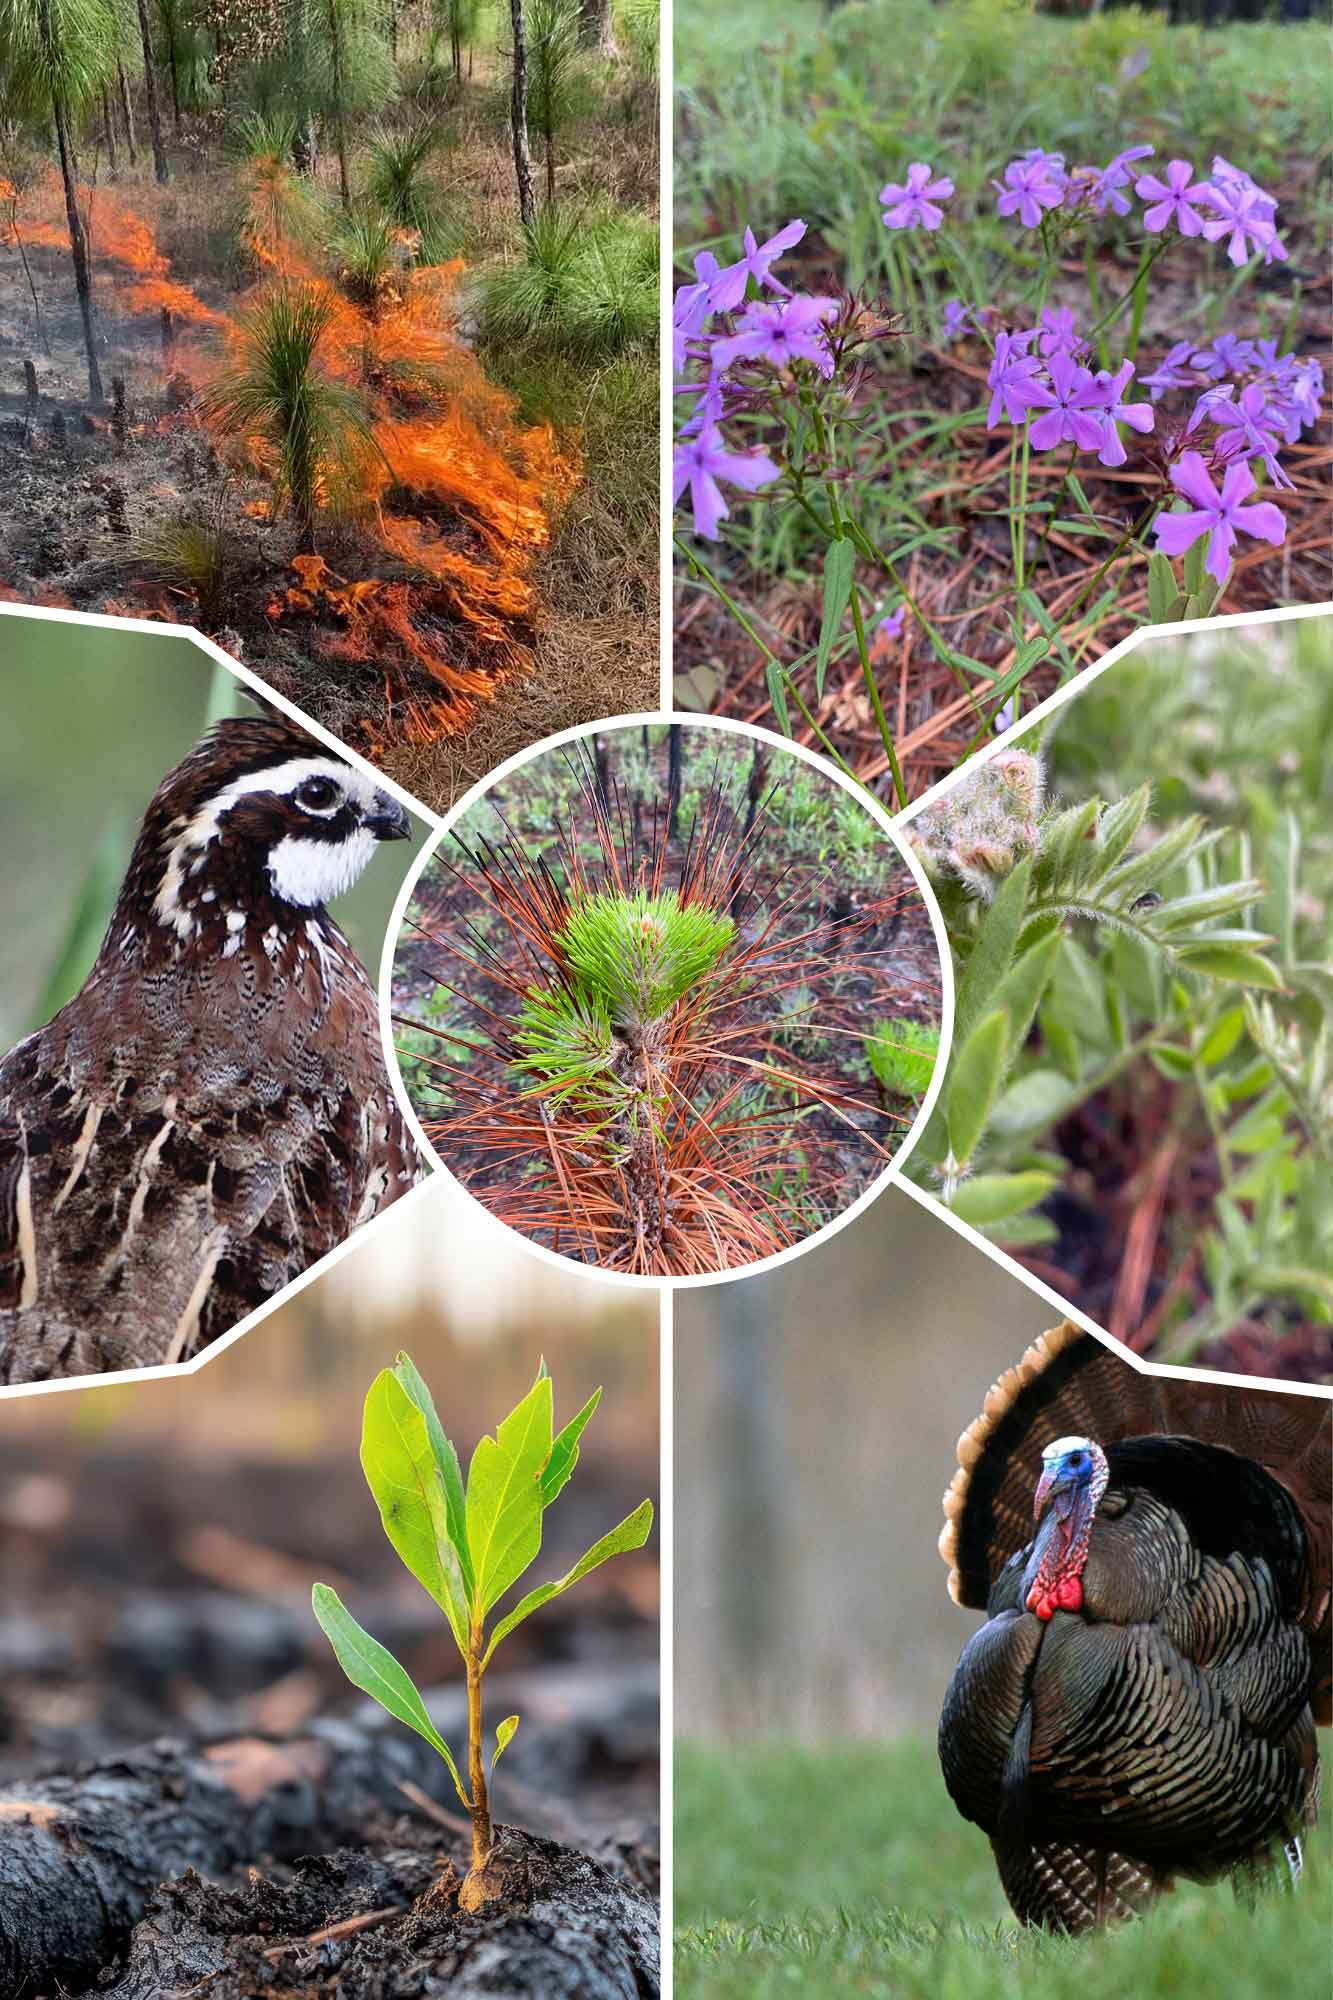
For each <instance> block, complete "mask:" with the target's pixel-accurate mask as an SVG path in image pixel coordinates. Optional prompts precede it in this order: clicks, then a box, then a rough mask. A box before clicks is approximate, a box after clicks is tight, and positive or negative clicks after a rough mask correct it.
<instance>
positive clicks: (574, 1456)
mask: <svg viewBox="0 0 1333 2000" xmlns="http://www.w3.org/2000/svg"><path fill="white" fill-rule="evenodd" d="M601 1400H602V1392H601V1390H600V1389H594V1391H593V1393H592V1395H591V1396H589V1398H588V1400H587V1402H586V1403H585V1404H584V1405H583V1408H582V1409H581V1410H580V1411H579V1413H578V1415H577V1416H576V1417H572V1418H571V1419H570V1421H569V1422H568V1423H567V1424H566V1425H565V1428H564V1429H563V1430H562V1431H561V1433H560V1435H559V1437H558V1438H557V1439H556V1441H555V1443H554V1444H553V1445H552V1446H551V1456H550V1457H549V1458H548V1459H547V1461H546V1470H545V1471H544V1472H543V1473H542V1480H541V1490H542V1505H543V1507H549V1506H550V1504H551V1502H552V1501H553V1500H554V1499H555V1497H556V1495H557V1494H558V1493H560V1492H562V1491H563V1489H564V1487H565V1484H566V1482H567V1481H568V1479H569V1476H570V1474H571V1473H572V1472H573V1470H574V1467H575V1466H576V1465H577V1464H578V1462H579V1439H580V1438H581V1437H582V1435H583V1431H584V1427H585V1425H586V1424H587V1422H588V1419H589V1417H591V1415H592V1413H593V1411H594V1410H595V1409H596V1408H597V1405H598V1404H599V1403H600V1402H601Z"/></svg>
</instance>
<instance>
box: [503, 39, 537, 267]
mask: <svg viewBox="0 0 1333 2000" xmlns="http://www.w3.org/2000/svg"><path fill="white" fill-rule="evenodd" d="M509 19H510V23H511V26H512V28H513V34H514V88H513V94H512V96H511V98H510V105H509V126H510V130H511V132H512V134H513V139H514V173H515V176H516V178H517V180H518V212H519V216H520V218H521V220H522V223H523V227H524V228H525V229H531V227H532V225H533V223H534V222H535V221H536V219H537V201H536V197H535V196H534V194H533V191H532V155H531V153H530V152H529V150H528V43H527V36H526V33H525V31H524V27H523V0H509Z"/></svg>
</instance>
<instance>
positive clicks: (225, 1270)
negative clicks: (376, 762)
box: [0, 715, 422, 1383]
mask: <svg viewBox="0 0 1333 2000" xmlns="http://www.w3.org/2000/svg"><path fill="white" fill-rule="evenodd" d="M409 832H410V828H409V824H408V819H407V815H406V813H405V812H404V811H403V809H402V808H401V806H399V805H398V804H397V802H396V801H395V800H393V799H391V798H390V797H388V795H387V794H385V793H383V792H381V791H379V790H377V788H376V787H375V786H374V784H373V783H371V781H370V780H369V779H367V778H365V777H363V776H362V775H361V773H359V772H357V771H355V770H353V769H352V767H351V766H350V765H348V764H345V763H344V762H343V761H342V760H341V759H340V758H338V757H336V756H334V755H333V754H332V753H331V752H329V751H326V750H325V749H324V748H323V747H322V746H321V745H320V744H318V743H316V742H315V741H314V740H313V739H312V738H311V737H309V736H307V735H305V734H304V732H303V731H301V730H299V729H297V728H296V727H295V726H294V725H292V724H290V723H288V722H286V721H284V720H283V719H281V718H278V717H274V716H271V715H265V716H264V717H256V718H246V719H242V720H231V721H224V722H221V723H219V724H218V725H217V726H216V727H215V728H214V729H213V730H212V731H211V732H210V733H209V734H208V735H207V736H206V737H205V738H204V739H203V740H202V741H201V742H200V743H199V744H198V745H196V747H195V748H194V749H193V750H192V751H191V752H190V754H189V755H188V756H187V757H186V758H185V760H184V761H183V762H182V763H181V764H179V765H178V766H177V767H176V769H175V770H174V771H172V772H170V773H169V774H168V776H167V777H166V778H165V779H164V780H163V782H162V784H161V785H160V786H159V788H158V790H157V793H156V794H155V796H154V798H153V800H152V802H151V804H150V805H149V807H148V811H147V813H146V814H145V817H144V822H143V826H142V828H141V830H140V832H139V836H138V840H137V841H136V844H135V847H134V852H133V855H132V857H131V861H130V866H129V871H128V873H127V875H126V877H125V881H124V883H123V885H122V887H121V891H120V896H119V899H118V901H117V904H116V908H115V913H114V915H113V916H112V919H111V923H110V926H109V928H108V930H107V933H106V936H105V938H104V939H103V941H102V946H101V950H100V951H99V953H98V957H97V961H96V964H95V965H94V967H93V969H92V971H91V973H90V974H89V976H88V978H87V980H86V981H85V983H84V985H83V986H82V988H81V989H80V991H79V992H78V993H77V994H76V995H75V996H74V998H73V999H72V1000H71V1001H70V1002H69V1003H68V1004H67V1005H66V1006H64V1007H62V1008H61V1010H60V1012H59V1013H58V1014H57V1015H56V1016H55V1017H54V1019H53V1020H51V1021H50V1022H49V1023H48V1024H47V1025H46V1027H44V1028H41V1029H39V1030H38V1031H37V1033H36V1034H33V1035H29V1036H28V1037H27V1039H26V1040H25V1041H22V1042H20V1043H19V1044H18V1046H17V1047H16V1048H14V1049H12V1050H11V1051H10V1053H9V1054H8V1055H7V1056H6V1057H5V1058H4V1060H3V1062H0V1382H3V1383H31V1382H43V1381H47V1380H50V1379H52V1378H56V1377H63V1376H70V1375H87V1374H98V1373H103V1372H105V1371H108V1370H115V1369H123V1368H131V1367H144V1366H148V1365H152V1364H156V1363H164V1362H175V1361H182V1360H186V1359H188V1358H189V1357H190V1356H192V1355H194V1354H196V1353H198V1352H199V1350H200V1349H201V1348H203V1347H205V1346H206V1345H207V1344H208V1343H209V1342H210V1341H211V1340H213V1339H215V1338H216V1337H217V1336H218V1335H219V1334H222V1333H225V1332H227V1331H228V1329H229V1328H231V1327H233V1326H235V1325H236V1323H237V1322H238V1321H239V1320H241V1319H242V1318H244V1316H245V1315H246V1314H247V1313H248V1312H250V1311H252V1310H253V1309H254V1308H255V1307H256V1306H258V1305H261V1304H262V1303H263V1301H264V1300H266V1299H268V1298H271V1297H272V1296H273V1294H274V1293H275V1292H277V1291H279V1290H281V1288H282V1287H283V1286H284V1285H286V1284H287V1283H289V1282H290V1280H291V1279H293V1278H295V1277H296V1276H297V1275H298V1274H299V1273H300V1272H302V1271H304V1270H305V1269H306V1268H307V1267H308V1266H309V1265H310V1264H312V1263H314V1262H315V1260H316V1259H317V1258H319V1257H321V1256H323V1255H324V1253H325V1252H326V1251H328V1250H330V1249H332V1248H333V1247H334V1245H335V1244H338V1243H340V1242H341V1241H342V1240H343V1239H344V1238H345V1237H346V1236H347V1235H348V1234H349V1232H350V1231H352V1230H354V1229H356V1228H357V1227H358V1226H359V1225H360V1224H362V1223H364V1222H366V1221H368V1220H369V1218H370V1217H371V1216H373V1215H376V1214H378V1213H379V1212H380V1211H381V1210H382V1209H384V1208H386V1207H387V1206H388V1204H389V1203H390V1202H392V1201H394V1200H395V1199H396V1198H397V1197H398V1196H399V1195H401V1194H403V1193H404V1192H405V1191H406V1190H407V1189H408V1188H409V1187H411V1186H412V1185H413V1184H414V1182H416V1181H417V1180H418V1179H420V1177H421V1172H422V1169H421V1163H420V1160H419V1158H418V1155H417V1153H416V1150H415V1148H414V1146H413V1144H412V1141H411V1138H410V1137H409V1135H408V1133H407V1131H406V1129H405V1127H404V1124H403V1120H402V1117H401V1114H400V1112H399V1109H398V1106H397V1103H396V1100H395V1098H394V1096H393V1092H392V1090H391V1089H390V1086H389V1080H388V1076H387V1074H386V1071H385V1065H384V1060H383V1055H382V1050H381V1044H380V1035H379V1023H378V1015H377V1008H376V1002H375V993H374V989H373V987H372V985H371V983H370V980H369V979H368V977H367V975H366V972H365V970H364V968H363V967H362V965H361V963H360V961H359V960H358V959H357V957H356V954H355V952H354V951H353V950H352V947H351V946H350V944H349V943H348V942H347V939H346V938H345V937H344V936H343V934H342V932H341V931H340V930H339V929H338V927H337V925H336V924H335V923H334V922H333V921H332V919H331V918H330V917H329V915H328V912H327V909H326V908H325V905H326V903H327V901H328V900H329V898H331V897H333V896H336V895H338V894H339V893H340V892H342V891H343V890H345V889H347V888H348V887H350V885H351V884H352V883H353V882H354V881H355V880H356V878H357V876H358V875H359V874H360V873H361V870H362V869H363V868H364V867H365V865H366V863H367V862H368V861H369V860H370V858H371V856H372V854H373V853H374V852H375V849H376V845H377V843H378V842H380V841H382V840H393V839H401V838H405V837H407V836H408V834H409Z"/></svg>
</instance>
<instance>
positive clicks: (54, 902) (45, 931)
mask: <svg viewBox="0 0 1333 2000" xmlns="http://www.w3.org/2000/svg"><path fill="white" fill-rule="evenodd" d="M0 663H3V667H4V695H5V709H4V727H3V729H0V842H2V843H3V847H4V852H5V858H6V867H5V875H4V882H3V886H0V1052H3V1051H4V1050H5V1049H7V1048H9V1047H11V1046H12V1044H13V1043H14V1042H16V1041H18V1040H19V1039H20V1037H21V1036H23V1035H25V1034H28V1033H29V1032H30V1031H31V1030H32V1029H33V1028H37V1027H40V1026H41V1025H42V1024H43V1023H44V1022H46V1021H48V1020H50V1018H51V1016H52V1014H53V1013H54V1012H55V1011H56V1009H57V1008H58V1007H60V1006H63V1004H64V1002H65V1001H66V1000H67V999H68V998H69V997H70V995H71V994H72V993H74V992H75V991H77V989H78V987H79V986H80V985H81V984H82V983H83V980H84V978H85V976H86V975H87V972H88V969H89V967H90V966H91V965H92V962H93V960H94V958H95V957H96V956H97V948H98V946H99V944H100V943H101V941H102V934H103V932H104V930H105V929H106V924H107V920H108V918H109V917H110V914H111V911H112V909H113V908H114V906H115V900H116V896H117V893H118V892H119V889H120V884H121V880H122V878H123V876H124V872H125V868H126V865H127V863H128V861H129V857H130V851H131V849H132V847H133V845H134V840H135V836H136V835H137V833H138V831H139V824H140V821H141V819H142V817H143V813H144V809H145V807H146V806H147V804H148V801H149V799H150V798H151V797H152V796H153V793H154V792H155V791H156V790H157V787H158V785H159V784H160V783H161V781H162V779H163V778H164V777H165V776H166V774H167V772H168V771H169V770H170V769H171V768H172V766H173V765H175V764H177V763H179V761H180V759H181V758H182V757H184V756H185V754H186V752H187V751H188V750H190V749H191V748H192V747H193V745H194V744H195V743H196V742H197V741H198V739H199V737H200V736H201V735H202V734H203V732H204V730H205V729H206V728H207V727H208V726H209V724H210V723H212V722H216V721H217V720H218V719H219V718H220V717H222V716H224V715H253V714H254V713H255V709H254V705H253V703H252V702H251V701H250V700H249V699H248V697H247V695H246V693H245V690H244V687H243V685H242V683H241V682H240V681H238V680H237V679H236V677H235V675H234V674H231V673H229V672H228V671H227V669H226V668H225V667H222V666H219V665H218V664H217V662H216V661H215V660H213V659H212V657H211V656H210V655H209V654H207V653H204V652H202V651H201V650H200V648H199V647H198V646H196V645H195V644H194V643H193V641H192V640H190V639H188V638H186V637H184V636H183V635H180V634H177V633H174V632H169V631H161V632H155V631H149V632H143V631H125V630H120V631H118V630H115V629H112V630H103V629H101V628H99V627H97V626H93V625H71V624H67V623H65V622H63V621H61V620H53V619H42V618H28V617H24V616H23V615H22V614H21V613H16V612H6V613H5V614H4V615H3V616H0ZM413 825H414V836H413V840H412V843H411V845H410V846H409V845H408V844H407V843H406V842H403V843H400V844H397V845H394V846H391V847H386V848H384V849H383V850H381V852H380V853H378V854H377V855H376V856H375V859H374V861H373V862H372V864H371V866H370V867H369V868H367V870H366V872H365V874H364V875H363V876H362V877H361V880H360V881H359V882H358V883H357V885H356V887H355V888H354V889H353V890H352V891H351V892H350V894H348V895H347V896H343V897H340V898H339V901H338V905H337V917H338V921H339V922H340V924H341V925H342V928H343V929H344V930H345V931H346V933H347V935H348V937H349V938H350V939H351V940H352V943H353V944H354V945H355V946H356V948H357V951H358V952H359V953H360V955H361V958H362V960H363V961H364V962H365V964H366V965H367V966H368V967H369V968H370V972H371V976H372V978H375V977H377V976H378V972H379V960H380V952H381V950H382V948H383V943H384V933H385V930H386V929H387V927H388V921H389V913H390V911H391V910H392V908H393V901H394V897H395V896H396V895H397V893H398V890H399V887H400V886H401V884H402V880H403V877H404V875H405V874H406V873H407V870H408V868H409V867H410V866H411V863H412V859H413V856H414V854H415V851H416V849H417V848H418V847H419V846H420V844H421V842H422V841H423V840H424V839H425V838H426V837H427V834H428V831H429V829H428V827H427V826H426V824H425V823H424V822H423V821H417V820H414V822H413Z"/></svg>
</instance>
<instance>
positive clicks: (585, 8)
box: [579, 0, 616, 56]
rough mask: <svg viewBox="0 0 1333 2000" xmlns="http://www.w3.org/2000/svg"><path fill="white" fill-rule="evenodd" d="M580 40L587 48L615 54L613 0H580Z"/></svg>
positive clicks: (601, 53) (607, 54)
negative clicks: (612, 16) (612, 15)
mask: <svg viewBox="0 0 1333 2000" xmlns="http://www.w3.org/2000/svg"><path fill="white" fill-rule="evenodd" d="M579 41H580V42H581V43H582V44H583V47H584V48H585V49H596V50H597V52H598V54H599V55H603V56H613V55H615V53H616V35H615V24H614V22H613V21H612V18H611V0H579Z"/></svg>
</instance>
